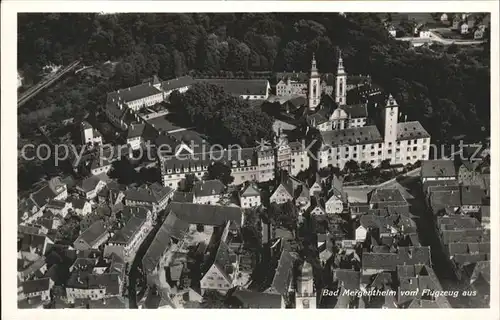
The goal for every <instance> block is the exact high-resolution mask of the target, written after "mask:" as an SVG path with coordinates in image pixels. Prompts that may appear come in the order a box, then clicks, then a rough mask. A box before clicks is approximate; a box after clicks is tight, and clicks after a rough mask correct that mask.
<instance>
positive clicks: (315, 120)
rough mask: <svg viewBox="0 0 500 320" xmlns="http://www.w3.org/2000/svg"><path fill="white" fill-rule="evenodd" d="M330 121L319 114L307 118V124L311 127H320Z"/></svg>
mask: <svg viewBox="0 0 500 320" xmlns="http://www.w3.org/2000/svg"><path fill="white" fill-rule="evenodd" d="M327 121H328V118H326V117H325V116H324V115H322V114H321V113H319V112H316V113H313V114H311V115H308V116H307V122H308V123H309V124H310V125H320V124H322V123H325V122H327Z"/></svg>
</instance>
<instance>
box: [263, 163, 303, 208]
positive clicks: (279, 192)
mask: <svg viewBox="0 0 500 320" xmlns="http://www.w3.org/2000/svg"><path fill="white" fill-rule="evenodd" d="M288 201H294V202H295V205H297V206H298V207H299V209H300V212H301V213H302V212H304V211H305V210H307V208H308V207H309V205H310V204H311V200H310V196H309V189H308V188H307V185H306V184H305V183H304V182H302V181H300V180H298V179H296V178H293V177H291V176H289V175H288V174H286V172H284V173H282V179H281V183H280V184H279V185H278V186H277V187H276V188H275V189H274V191H273V193H272V194H271V197H270V202H271V203H273V202H274V203H277V204H283V203H286V202H288Z"/></svg>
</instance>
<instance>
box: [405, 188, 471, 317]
mask: <svg viewBox="0 0 500 320" xmlns="http://www.w3.org/2000/svg"><path fill="white" fill-rule="evenodd" d="M400 183H401V184H402V185H403V186H404V187H406V188H407V189H408V191H409V192H410V193H411V194H412V195H413V196H414V197H415V199H413V200H409V201H408V202H409V203H410V205H411V209H410V210H411V213H412V214H413V215H415V216H416V218H415V221H416V224H417V232H418V237H419V240H420V244H421V245H422V246H430V247H431V261H432V268H433V270H434V272H435V273H436V275H437V277H438V278H439V282H440V283H441V286H442V287H443V290H445V291H455V290H456V291H459V294H460V295H461V293H462V291H463V290H464V289H465V288H464V286H463V284H462V283H461V282H460V281H459V280H458V279H457V278H456V276H455V272H454V270H453V267H452V264H451V261H450V260H449V257H448V256H447V255H446V253H445V252H444V250H443V247H442V244H441V239H440V237H439V235H438V233H437V227H436V223H435V221H434V217H433V214H432V212H431V211H430V210H429V209H428V208H427V206H426V204H425V199H424V194H423V191H422V185H421V183H420V181H419V179H418V178H414V179H404V180H402V181H401V182H400ZM448 300H449V302H450V304H451V306H452V307H453V308H467V307H471V306H470V305H469V304H470V300H471V299H470V298H468V297H461V296H459V297H457V298H453V297H449V298H448Z"/></svg>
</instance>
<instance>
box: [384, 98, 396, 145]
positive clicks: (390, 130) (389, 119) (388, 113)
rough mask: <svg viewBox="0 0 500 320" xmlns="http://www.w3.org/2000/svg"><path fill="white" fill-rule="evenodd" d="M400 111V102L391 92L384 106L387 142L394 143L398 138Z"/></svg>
mask: <svg viewBox="0 0 500 320" xmlns="http://www.w3.org/2000/svg"><path fill="white" fill-rule="evenodd" d="M398 112H399V107H398V103H397V102H396V99H394V97H393V96H392V94H389V98H387V103H386V105H385V108H384V141H385V143H386V144H388V143H391V144H394V143H395V142H396V140H397V134H398Z"/></svg>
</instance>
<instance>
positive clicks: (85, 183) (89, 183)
mask: <svg viewBox="0 0 500 320" xmlns="http://www.w3.org/2000/svg"><path fill="white" fill-rule="evenodd" d="M100 181H101V179H100V178H99V176H91V177H88V178H85V179H83V180H82V181H81V182H80V183H79V187H80V188H81V189H82V190H83V191H84V192H89V191H91V190H94V189H95V188H96V187H97V185H98V184H99V182H100Z"/></svg>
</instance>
